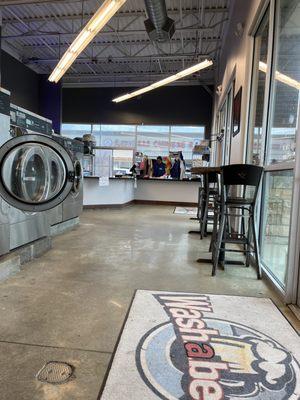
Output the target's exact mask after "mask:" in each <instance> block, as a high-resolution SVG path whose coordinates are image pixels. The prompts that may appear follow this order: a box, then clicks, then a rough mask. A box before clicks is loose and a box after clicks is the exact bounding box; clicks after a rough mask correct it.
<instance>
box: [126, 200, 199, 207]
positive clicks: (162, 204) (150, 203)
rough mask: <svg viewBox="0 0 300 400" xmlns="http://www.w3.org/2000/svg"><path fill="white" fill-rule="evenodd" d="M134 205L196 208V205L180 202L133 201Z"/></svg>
mask: <svg viewBox="0 0 300 400" xmlns="http://www.w3.org/2000/svg"><path fill="white" fill-rule="evenodd" d="M134 203H135V204H145V205H153V206H174V207H176V206H179V207H197V203H189V202H182V201H160V200H134Z"/></svg>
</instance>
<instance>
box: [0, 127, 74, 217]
mask: <svg viewBox="0 0 300 400" xmlns="http://www.w3.org/2000/svg"><path fill="white" fill-rule="evenodd" d="M74 179H75V168H74V163H73V161H72V159H71V157H70V155H69V153H68V152H67V151H66V150H65V149H64V148H63V147H62V146H61V145H60V144H59V143H57V142H56V141H54V140H53V139H51V138H49V137H48V136H44V135H24V136H20V137H17V138H14V139H11V140H9V141H8V142H6V143H5V144H4V145H3V146H2V147H1V148H0V195H1V196H2V197H3V198H4V199H5V200H6V201H7V202H8V203H10V204H11V205H12V206H14V207H16V208H19V209H21V210H24V211H29V212H30V211H31V212H37V211H45V210H49V209H50V208H53V207H55V206H57V205H58V204H59V203H61V202H62V201H63V200H64V199H65V198H66V197H67V195H68V194H69V193H70V191H71V190H72V188H73V186H74Z"/></svg>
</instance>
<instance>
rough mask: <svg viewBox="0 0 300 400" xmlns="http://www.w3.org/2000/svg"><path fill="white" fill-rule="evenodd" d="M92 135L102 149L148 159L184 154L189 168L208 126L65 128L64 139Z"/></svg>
mask: <svg viewBox="0 0 300 400" xmlns="http://www.w3.org/2000/svg"><path fill="white" fill-rule="evenodd" d="M85 133H92V134H93V135H94V137H95V139H96V145H97V146H98V147H108V148H111V149H132V150H135V151H138V152H142V153H143V154H145V155H147V156H148V157H153V158H156V157H157V156H159V155H160V156H168V155H169V152H170V151H182V153H183V156H184V158H185V160H186V161H187V164H188V165H189V161H190V163H191V162H192V152H193V147H194V146H195V145H196V144H199V143H200V142H201V141H202V140H203V139H204V137H205V127H204V126H201V125H199V126H169V125H105V124H92V125H82V124H63V125H62V135H64V136H68V137H71V138H75V137H82V136H83V135H84V134H85Z"/></svg>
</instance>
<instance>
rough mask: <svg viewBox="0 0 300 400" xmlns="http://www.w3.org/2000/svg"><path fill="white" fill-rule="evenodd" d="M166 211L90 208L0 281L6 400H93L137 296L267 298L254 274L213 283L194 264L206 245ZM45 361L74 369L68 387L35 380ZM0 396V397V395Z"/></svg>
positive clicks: (0, 376)
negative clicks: (77, 223)
mask: <svg viewBox="0 0 300 400" xmlns="http://www.w3.org/2000/svg"><path fill="white" fill-rule="evenodd" d="M173 211H174V208H173V207H158V206H156V207H148V206H132V207H128V208H125V209H122V210H115V209H114V210H95V211H94V210H89V211H86V212H85V213H84V215H83V216H82V218H81V225H80V226H79V227H78V228H76V229H75V230H73V231H71V232H69V233H67V234H64V235H62V236H59V237H57V238H55V240H54V246H53V249H52V250H50V251H49V252H48V253H47V254H46V255H44V256H43V257H41V258H40V259H37V260H35V261H32V262H31V263H29V264H27V265H26V268H25V269H24V270H23V271H22V272H21V273H19V274H18V275H16V276H15V277H13V278H10V279H9V280H7V281H5V282H2V283H1V284H0V320H1V324H0V352H1V357H0V387H1V396H2V395H3V394H5V397H3V399H4V398H5V400H19V399H20V400H21V399H22V400H44V399H45V400H83V399H84V400H96V398H97V394H98V391H99V388H100V385H101V382H102V379H103V377H104V374H105V371H106V368H107V365H108V363H109V360H110V356H111V353H112V351H113V348H114V346H115V343H116V340H117V337H118V334H119V331H120V329H121V326H122V322H123V320H124V317H125V314H126V311H127V309H128V307H129V305H130V301H131V298H132V296H133V293H134V291H135V290H136V289H152V290H173V291H188V292H193V291H194V292H199V293H221V294H237V295H244V296H245V295H247V296H248V295H249V296H264V297H271V298H272V299H273V300H274V301H275V302H276V303H277V304H278V305H279V306H281V303H280V301H279V300H278V298H277V296H276V294H275V293H274V292H273V291H272V290H271V289H270V288H268V286H267V285H266V284H265V282H263V281H257V279H256V274H255V271H254V270H252V269H251V268H249V269H246V268H243V267H234V266H232V267H230V266H228V267H227V269H226V271H218V274H217V276H216V277H215V278H212V277H211V266H210V265H209V264H207V265H205V264H198V263H197V262H196V261H195V260H196V259H197V258H199V257H200V256H201V255H203V253H204V252H206V251H207V249H208V245H209V241H208V239H205V240H203V241H200V240H199V237H198V235H192V236H190V235H188V233H187V232H188V231H189V230H191V229H198V223H197V222H196V221H191V220H190V219H189V217H188V216H186V215H174V214H173ZM48 361H65V362H68V363H70V364H72V365H74V366H75V368H76V370H75V376H76V378H75V379H74V380H71V381H70V382H69V383H67V384H65V385H59V386H52V385H49V384H45V383H41V382H39V381H37V380H36V378H35V375H36V373H37V372H38V371H39V370H40V369H41V368H42V367H43V365H44V364H45V363H46V362H48ZM1 396H0V397H1Z"/></svg>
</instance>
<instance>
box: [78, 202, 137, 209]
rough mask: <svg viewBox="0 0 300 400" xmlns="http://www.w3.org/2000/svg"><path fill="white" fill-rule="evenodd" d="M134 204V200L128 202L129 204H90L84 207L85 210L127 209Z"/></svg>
mask: <svg viewBox="0 0 300 400" xmlns="http://www.w3.org/2000/svg"><path fill="white" fill-rule="evenodd" d="M133 204H134V200H131V201H128V202H127V203H123V204H88V205H84V206H83V209H84V210H98V209H104V208H125V207H128V206H131V205H133Z"/></svg>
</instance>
